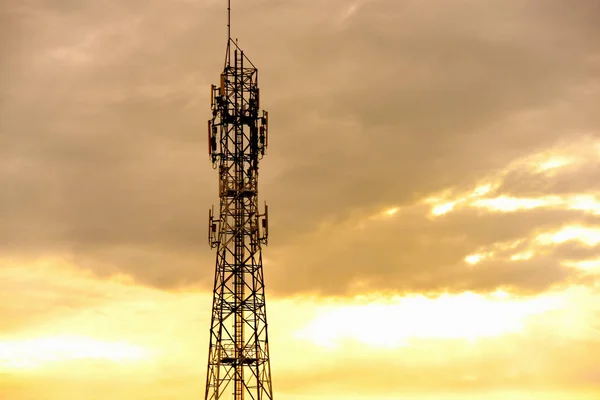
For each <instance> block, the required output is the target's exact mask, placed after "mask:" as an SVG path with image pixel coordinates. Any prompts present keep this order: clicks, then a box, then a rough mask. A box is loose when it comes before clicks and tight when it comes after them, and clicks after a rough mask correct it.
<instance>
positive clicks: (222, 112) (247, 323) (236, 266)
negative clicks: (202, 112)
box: [205, 0, 273, 400]
mask: <svg viewBox="0 0 600 400" xmlns="http://www.w3.org/2000/svg"><path fill="white" fill-rule="evenodd" d="M211 108H212V118H211V119H210V120H209V121H208V143H209V149H208V152H209V157H210V159H211V161H212V164H213V168H215V169H218V175H219V198H220V205H219V214H218V215H216V214H215V213H214V208H212V209H211V210H210V211H209V231H208V238H209V239H208V240H209V244H210V246H211V247H212V248H216V249H217V256H216V268H215V282H214V287H213V307H212V318H211V326H210V344H209V354H208V370H207V376H206V393H205V400H217V399H233V400H244V399H247V400H272V399H273V390H272V386H271V367H270V358H269V341H268V335H267V314H266V305H265V284H264V279H263V268H262V246H263V245H266V244H267V239H268V208H267V206H266V204H265V208H264V211H263V212H262V213H260V212H259V210H258V164H259V161H260V160H261V159H262V158H263V156H264V155H265V151H266V148H267V143H268V134H267V128H268V113H267V112H266V111H262V112H261V111H259V89H258V70H257V69H256V67H255V66H254V64H252V62H251V61H250V60H249V59H248V57H247V56H246V55H245V54H244V52H243V51H242V50H241V49H240V48H239V47H238V45H237V42H236V41H235V42H234V41H233V40H232V39H231V0H228V1H227V53H226V56H225V66H224V70H223V73H222V74H221V79H220V83H219V85H212V87H211Z"/></svg>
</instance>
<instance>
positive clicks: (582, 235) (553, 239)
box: [535, 225, 600, 246]
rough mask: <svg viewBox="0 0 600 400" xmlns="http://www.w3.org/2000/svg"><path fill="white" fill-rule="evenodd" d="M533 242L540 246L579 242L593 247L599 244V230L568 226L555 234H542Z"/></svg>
mask: <svg viewBox="0 0 600 400" xmlns="http://www.w3.org/2000/svg"><path fill="white" fill-rule="evenodd" d="M535 240H536V241H537V242H538V243H540V244H542V245H552V244H561V243H565V242H568V241H579V242H581V243H584V244H586V245H588V246H595V245H597V244H598V243H600V228H592V227H586V226H581V225H570V226H565V227H563V228H562V229H560V230H559V231H556V232H550V233H542V234H540V235H538V236H537V237H536V239H535Z"/></svg>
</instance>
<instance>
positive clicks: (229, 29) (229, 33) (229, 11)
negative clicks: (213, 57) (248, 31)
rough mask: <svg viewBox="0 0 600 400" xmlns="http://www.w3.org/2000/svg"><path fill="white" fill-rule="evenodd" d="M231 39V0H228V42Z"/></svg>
mask: <svg viewBox="0 0 600 400" xmlns="http://www.w3.org/2000/svg"><path fill="white" fill-rule="evenodd" d="M229 40H231V0H227V43H229Z"/></svg>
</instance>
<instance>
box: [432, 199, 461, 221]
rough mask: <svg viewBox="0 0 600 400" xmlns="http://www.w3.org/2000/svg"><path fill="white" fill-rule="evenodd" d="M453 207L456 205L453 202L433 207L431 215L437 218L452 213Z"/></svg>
mask: <svg viewBox="0 0 600 400" xmlns="http://www.w3.org/2000/svg"><path fill="white" fill-rule="evenodd" d="M455 205H456V203H455V202H449V203H444V204H440V205H437V206H435V207H433V209H432V210H431V213H432V214H433V215H435V216H436V217H439V216H440V215H444V214H448V213H449V212H450V211H452V210H453V209H454V206H455Z"/></svg>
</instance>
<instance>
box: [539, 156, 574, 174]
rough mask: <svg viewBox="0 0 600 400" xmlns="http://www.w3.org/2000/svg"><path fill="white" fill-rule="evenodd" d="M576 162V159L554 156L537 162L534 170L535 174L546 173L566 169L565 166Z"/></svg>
mask: <svg viewBox="0 0 600 400" xmlns="http://www.w3.org/2000/svg"><path fill="white" fill-rule="evenodd" d="M576 161H577V159H575V158H573V157H564V156H554V157H550V158H548V159H546V160H544V161H541V162H537V163H536V165H535V169H536V171H537V172H546V171H549V170H554V169H558V168H562V167H566V166H567V165H571V164H573V163H575V162H576Z"/></svg>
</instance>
